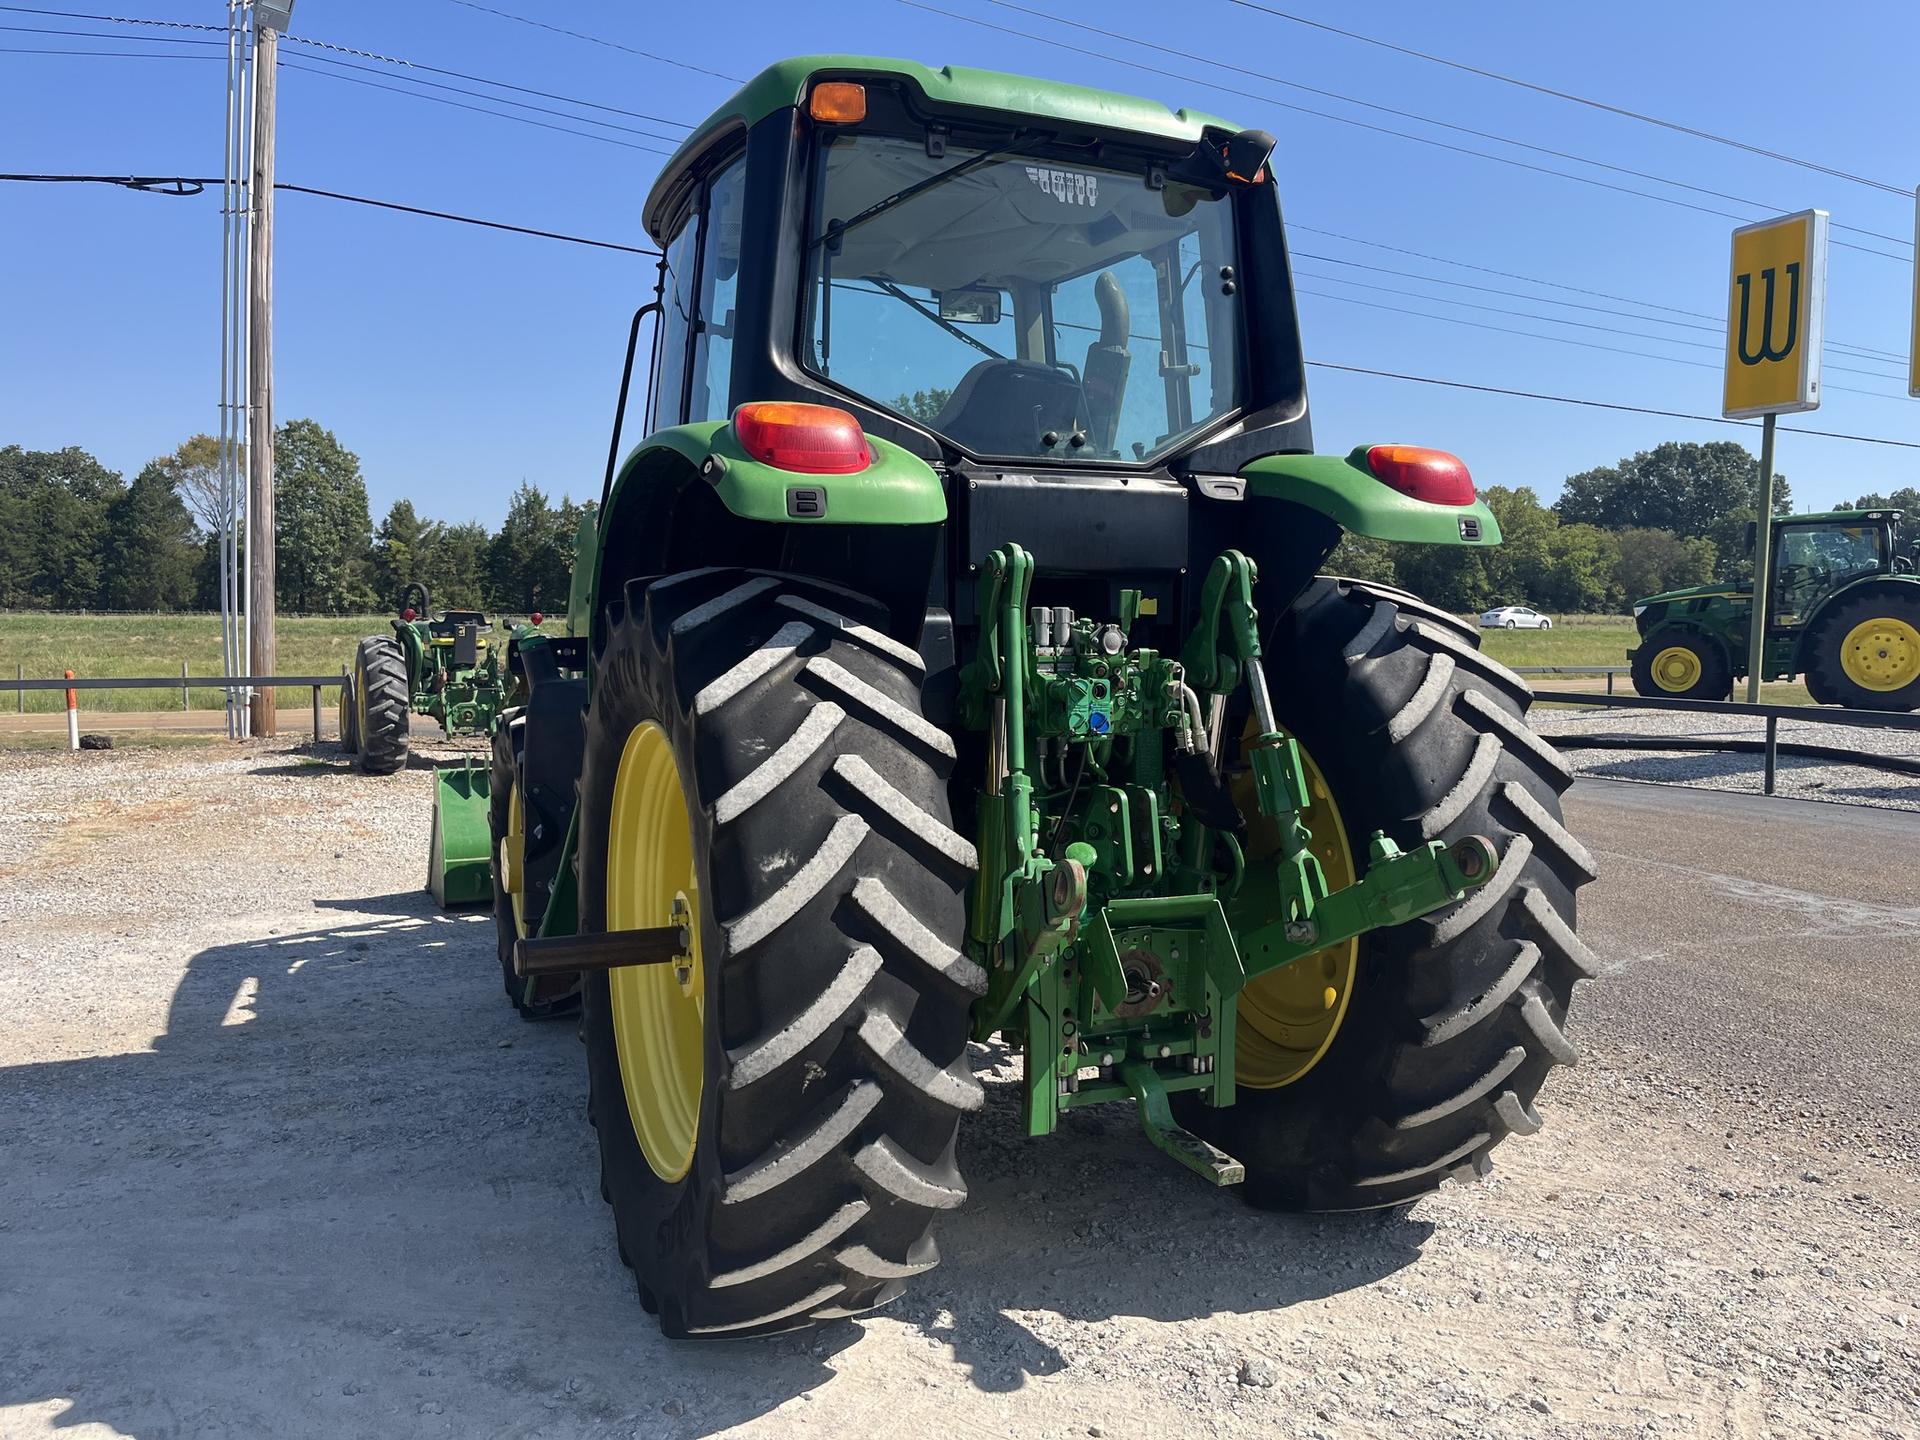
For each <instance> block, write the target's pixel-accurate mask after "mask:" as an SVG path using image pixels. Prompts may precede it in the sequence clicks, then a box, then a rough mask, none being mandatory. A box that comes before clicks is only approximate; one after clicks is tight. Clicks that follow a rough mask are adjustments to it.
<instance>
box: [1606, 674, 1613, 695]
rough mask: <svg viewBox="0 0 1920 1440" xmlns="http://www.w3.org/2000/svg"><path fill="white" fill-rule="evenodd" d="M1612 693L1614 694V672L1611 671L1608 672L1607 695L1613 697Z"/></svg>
mask: <svg viewBox="0 0 1920 1440" xmlns="http://www.w3.org/2000/svg"><path fill="white" fill-rule="evenodd" d="M1612 693H1613V672H1612V671H1611V670H1609V671H1607V694H1609V695H1611V694H1612Z"/></svg>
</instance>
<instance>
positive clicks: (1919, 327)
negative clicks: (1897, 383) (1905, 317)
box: [1907, 189, 1920, 395]
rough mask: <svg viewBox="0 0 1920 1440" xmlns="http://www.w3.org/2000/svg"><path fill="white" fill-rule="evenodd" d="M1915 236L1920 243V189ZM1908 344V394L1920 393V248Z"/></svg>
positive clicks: (1915, 209)
mask: <svg viewBox="0 0 1920 1440" xmlns="http://www.w3.org/2000/svg"><path fill="white" fill-rule="evenodd" d="M1913 238H1914V241H1915V243H1916V244H1920V189H1916V190H1915V191H1914V192H1913ZM1909 341H1910V343H1909V344H1908V346H1907V394H1909V395H1920V250H1915V251H1914V252H1913V322H1912V325H1911V335H1910V337H1909Z"/></svg>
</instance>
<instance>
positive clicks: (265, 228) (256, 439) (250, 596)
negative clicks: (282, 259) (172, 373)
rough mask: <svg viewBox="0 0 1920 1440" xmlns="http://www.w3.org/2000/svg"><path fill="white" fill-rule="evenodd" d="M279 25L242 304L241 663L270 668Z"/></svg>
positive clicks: (261, 695) (274, 725)
mask: <svg viewBox="0 0 1920 1440" xmlns="http://www.w3.org/2000/svg"><path fill="white" fill-rule="evenodd" d="M279 58H280V32H279V31H278V30H276V29H273V28H272V27H271V26H268V25H261V26H260V27H259V29H258V31H257V32H256V34H255V37H254V51H253V176H252V182H251V190H250V192H249V193H250V194H251V196H252V202H253V254H252V257H251V261H250V263H249V265H248V269H247V305H248V308H249V310H250V311H251V314H252V322H251V323H252V331H253V334H252V343H251V348H250V350H249V352H248V357H247V404H248V407H249V409H250V410H251V411H252V419H251V424H250V425H249V427H248V431H249V443H248V445H247V610H248V615H249V630H250V634H249V639H248V645H247V670H248V673H249V674H253V675H272V674H274V673H275V672H276V670H277V667H278V660H279V652H278V647H277V646H276V645H275V644H274V603H273V587H274V542H273V142H274V134H273V130H274V115H275V111H276V105H275V103H274V80H275V74H276V67H277V64H278V61H279ZM274 699H275V696H274V691H273V687H272V686H265V687H262V688H259V689H256V690H254V691H253V692H252V699H251V700H249V702H248V713H249V715H250V716H251V719H252V729H253V733H254V734H255V735H262V736H266V735H276V734H278V733H279V723H278V720H277V719H276V716H275V713H274Z"/></svg>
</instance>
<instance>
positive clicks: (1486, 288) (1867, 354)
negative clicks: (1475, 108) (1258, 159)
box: [1287, 225, 1907, 365]
mask: <svg viewBox="0 0 1920 1440" xmlns="http://www.w3.org/2000/svg"><path fill="white" fill-rule="evenodd" d="M1287 228H1288V229H1290V230H1305V231H1309V232H1310V233H1312V234H1315V235H1331V236H1333V238H1335V239H1339V240H1348V241H1351V242H1352V243H1353V244H1355V245H1377V242H1375V241H1372V240H1362V239H1360V238H1359V237H1358V236H1353V235H1335V234H1334V232H1332V231H1329V230H1314V229H1313V227H1312V226H1310V225H1289V226H1288V227H1287ZM1378 248H1380V249H1384V250H1393V251H1395V252H1396V253H1398V254H1403V255H1414V256H1417V257H1418V258H1420V259H1422V260H1432V261H1435V262H1436V263H1438V264H1442V265H1461V266H1465V268H1467V269H1470V270H1479V271H1484V272H1485V273H1487V274H1492V275H1506V274H1508V273H1509V272H1507V271H1504V270H1487V269H1486V267H1485V266H1481V265H1467V263H1466V262H1465V261H1463V260H1449V259H1447V258H1446V257H1445V256H1441V255H1422V254H1420V252H1418V251H1414V250H1400V249H1399V247H1397V246H1393V245H1383V246H1378ZM1288 253H1289V254H1290V255H1291V256H1292V257H1293V258H1295V259H1298V260H1314V261H1318V262H1320V263H1321V264H1325V265H1343V266H1346V267H1348V268H1349V269H1354V270H1366V271H1369V272H1371V273H1373V274H1378V275H1398V276H1399V277H1401V278H1402V279H1404V280H1421V281H1425V282H1426V283H1427V284H1429V285H1447V286H1451V287H1453V288H1455V289H1459V290H1473V291H1477V292H1479V293H1481V294H1486V295H1505V296H1507V297H1509V298H1510V299H1514V300H1531V301H1533V302H1534V303H1535V304H1537V305H1564V306H1566V307H1567V308H1568V309H1570V310H1590V311H1593V312H1594V313H1596V314H1600V315H1614V316H1618V317H1619V318H1620V319H1622V320H1638V321H1641V322H1642V323H1644V324H1648V325H1677V326H1680V327H1682V328H1685V329H1688V330H1706V331H1711V332H1713V333H1715V334H1719V333H1722V332H1723V331H1724V329H1725V323H1724V321H1723V320H1721V319H1718V318H1716V317H1714V316H1712V315H1708V314H1706V313H1704V312H1703V311H1699V310H1681V309H1679V308H1678V307H1676V306H1672V305H1659V304H1655V303H1654V302H1653V301H1651V300H1637V299H1632V298H1630V297H1628V296H1624V295H1618V296H1616V295H1607V294H1606V293H1605V292H1604V291H1599V290H1583V289H1581V288H1580V287H1579V286H1577V285H1561V284H1560V283H1559V282H1558V281H1555V280H1539V279H1535V278H1533V277H1532V276H1526V275H1515V276H1513V277H1512V278H1513V279H1516V280H1519V281H1521V282H1522V283H1524V284H1528V285H1544V286H1547V287H1548V288H1550V289H1560V290H1569V291H1571V292H1573V293H1574V294H1577V295H1596V296H1600V297H1601V298H1604V299H1608V300H1618V301H1619V302H1620V303H1622V304H1625V305H1641V306H1645V307H1647V308H1648V309H1651V310H1670V311H1672V312H1673V313H1674V314H1676V315H1689V316H1695V317H1697V318H1695V319H1691V320H1668V319H1665V318H1664V317H1662V316H1659V315H1639V314H1635V313H1633V312H1631V311H1627V310H1613V309H1609V308H1608V307H1606V306H1604V305H1586V304H1583V303H1581V302H1580V301H1578V300H1555V299H1553V298H1552V297H1551V296H1547V295H1527V294H1524V293H1522V292H1521V291H1518V290H1505V289H1502V288H1501V287H1499V286H1497V285H1475V284H1472V283H1470V282H1468V281H1465V280H1447V279H1443V278H1442V277H1441V276H1438V275H1422V274H1420V273H1419V272H1418V271H1414V270H1396V269H1394V268H1393V267H1392V266H1390V265H1368V264H1365V263H1363V262H1362V261H1359V260H1343V259H1341V258H1340V257H1338V256H1336V255H1319V254H1315V253H1314V252H1312V251H1310V250H1297V249H1293V248H1292V247H1289V249H1288ZM1349 283H1351V282H1349ZM1427 298H1430V299H1439V298H1440V297H1439V296H1430V297H1427ZM1707 322H1711V323H1707ZM1825 343H1826V346H1827V348H1828V349H1830V350H1837V351H1841V352H1843V353H1847V354H1852V355H1856V356H1858V357H1859V358H1861V359H1865V360H1889V361H1892V362H1894V363H1896V364H1901V365H1904V364H1906V363H1907V357H1906V356H1905V355H1902V354H1900V353H1898V352H1897V351H1892V350H1880V349H1876V348H1875V347H1873V346H1871V345H1849V344H1846V343H1844V342H1842V341H1839V340H1831V339H1829V340H1827V341H1826V342H1825Z"/></svg>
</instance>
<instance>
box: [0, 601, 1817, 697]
mask: <svg viewBox="0 0 1920 1440" xmlns="http://www.w3.org/2000/svg"><path fill="white" fill-rule="evenodd" d="M387 619H388V617H386V616H384V615H341V616H303V617H299V618H294V619H286V620H282V621H281V622H280V665H279V673H280V674H282V675H333V674H337V673H338V672H339V670H340V667H341V666H342V665H344V664H347V663H348V662H349V661H350V660H351V659H352V658H353V650H354V646H355V645H357V644H358V643H359V641H360V637H361V636H363V635H372V634H375V633H376V632H384V631H385V630H386V629H387ZM548 628H550V629H554V628H557V627H556V626H552V625H551V624H550V625H549V627H548ZM1481 638H1482V641H1483V643H1484V645H1485V648H1486V651H1487V653H1488V654H1489V655H1491V656H1493V657H1494V658H1495V659H1496V660H1500V661H1503V662H1504V663H1506V664H1508V665H1519V666H1525V665H1574V666H1578V665H1624V664H1626V663H1627V651H1628V650H1629V649H1631V648H1632V647H1633V646H1634V645H1635V644H1636V643H1637V641H1636V636H1635V634H1634V628H1633V621H1631V620H1629V619H1628V618H1627V617H1625V616H1623V615H1621V616H1612V615H1592V616H1587V615H1582V616H1569V617H1567V618H1566V620H1565V621H1556V622H1555V624H1554V627H1553V629H1551V630H1486V631H1482V632H1481ZM183 660H184V661H185V662H186V663H187V666H188V669H189V670H190V671H191V672H192V673H193V674H196V675H214V674H218V673H219V671H220V620H219V617H218V616H216V615H35V614H29V613H25V612H8V613H4V614H0V676H11V675H13V674H14V673H15V667H16V666H19V667H20V668H21V669H22V670H23V671H24V673H25V674H26V676H27V678H28V679H36V678H39V679H51V678H54V677H57V676H58V675H59V674H60V672H61V671H63V670H72V671H73V672H74V673H75V674H76V675H82V676H86V677H89V678H99V679H104V678H107V677H114V676H133V675H174V674H177V673H178V672H179V669H180V662H181V661H183ZM1535 683H1536V684H1538V685H1540V686H1541V687H1542V688H1552V687H1551V683H1550V680H1549V678H1548V677H1536V680H1535ZM1615 686H1616V688H1618V689H1620V690H1622V691H1625V690H1628V689H1630V688H1631V687H1630V686H1629V685H1628V684H1627V683H1626V677H1624V676H1620V677H1616V679H1615ZM190 693H191V696H192V702H193V707H194V708H195V709H207V710H217V709H219V708H220V705H221V695H220V692H219V691H218V690H209V689H204V688H202V689H194V690H192V691H191V692H190ZM308 698H309V696H308V692H306V691H304V690H288V689H283V690H281V692H280V704H281V705H282V706H291V705H304V704H306V703H307V701H308ZM1740 698H1742V699H1744V698H1745V696H1744V694H1743V695H1742V696H1741V697H1740ZM1765 698H1766V699H1768V700H1770V701H1777V702H1779V703H1782V704H1795V703H1804V702H1805V701H1806V699H1807V694H1806V690H1805V689H1804V688H1803V687H1801V686H1799V685H1769V686H1767V687H1766V692H1765ZM326 699H327V703H329V704H331V703H332V699H333V697H332V696H331V695H329V696H327V697H326ZM179 701H180V696H179V692H178V691H170V690H104V691H95V692H92V693H90V694H83V695H82V696H81V701H80V705H81V709H82V710H159V709H165V708H169V707H171V706H174V705H177V704H179ZM3 703H4V697H0V704H3ZM65 703H66V702H65V701H64V699H63V698H62V697H61V695H60V694H59V692H58V691H42V692H39V693H37V694H31V695H28V696H27V701H26V708H27V709H28V710H29V711H45V710H58V709H61V708H63V707H64V705H65Z"/></svg>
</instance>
